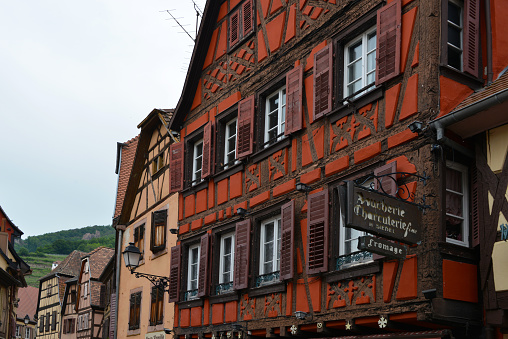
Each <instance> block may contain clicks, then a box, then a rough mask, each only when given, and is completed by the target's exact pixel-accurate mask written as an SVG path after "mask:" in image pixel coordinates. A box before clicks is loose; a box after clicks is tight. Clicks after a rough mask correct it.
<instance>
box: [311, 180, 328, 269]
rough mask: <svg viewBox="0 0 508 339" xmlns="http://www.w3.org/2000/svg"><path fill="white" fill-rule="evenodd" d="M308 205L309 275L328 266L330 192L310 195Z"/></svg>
mask: <svg viewBox="0 0 508 339" xmlns="http://www.w3.org/2000/svg"><path fill="white" fill-rule="evenodd" d="M307 204H308V206H307V255H308V259H307V274H313V273H318V272H324V271H326V270H327V265H328V209H329V208H328V191H327V190H324V191H321V192H317V193H314V194H311V195H309V198H308V200H307Z"/></svg>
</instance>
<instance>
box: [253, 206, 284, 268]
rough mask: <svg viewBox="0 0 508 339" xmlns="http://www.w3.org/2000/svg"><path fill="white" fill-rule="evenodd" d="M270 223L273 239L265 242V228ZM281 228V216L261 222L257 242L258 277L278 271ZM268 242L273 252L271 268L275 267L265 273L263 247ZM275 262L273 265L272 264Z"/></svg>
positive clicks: (265, 257)
mask: <svg viewBox="0 0 508 339" xmlns="http://www.w3.org/2000/svg"><path fill="white" fill-rule="evenodd" d="M270 223H273V224H274V228H273V237H274V239H271V240H267V239H266V226H267V225H268V224H270ZM281 226H282V219H281V216H280V215H278V216H275V217H272V218H269V219H265V220H263V221H262V222H261V227H260V232H261V234H260V241H259V275H264V274H269V273H273V272H279V271H280V240H281V239H280V237H281ZM270 241H273V243H274V244H273V251H272V257H271V259H272V260H271V261H272V267H275V269H273V270H272V271H271V272H265V263H266V260H267V256H266V253H265V251H264V247H265V246H264V245H265V244H266V243H268V242H270ZM273 261H275V264H274V263H273Z"/></svg>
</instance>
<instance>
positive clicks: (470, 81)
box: [440, 65, 483, 90]
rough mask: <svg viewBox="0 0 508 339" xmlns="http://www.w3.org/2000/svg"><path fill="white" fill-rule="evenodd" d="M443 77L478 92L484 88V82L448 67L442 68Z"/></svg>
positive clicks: (442, 66)
mask: <svg viewBox="0 0 508 339" xmlns="http://www.w3.org/2000/svg"><path fill="white" fill-rule="evenodd" d="M440 71H441V75H443V76H445V77H447V78H449V79H452V80H454V81H457V82H460V83H461V84H464V85H466V86H469V87H471V88H472V89H474V90H478V89H480V88H482V87H483V80H481V79H479V78H476V77H474V76H472V75H469V74H467V73H464V72H462V71H459V70H458V69H456V68H453V67H451V66H448V65H441V66H440Z"/></svg>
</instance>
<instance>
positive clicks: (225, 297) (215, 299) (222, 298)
mask: <svg viewBox="0 0 508 339" xmlns="http://www.w3.org/2000/svg"><path fill="white" fill-rule="evenodd" d="M208 300H209V301H210V304H217V303H225V302H229V301H238V292H237V291H231V292H228V293H224V294H219V295H211V296H210V297H209V298H208Z"/></svg>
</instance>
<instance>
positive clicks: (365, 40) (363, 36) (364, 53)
mask: <svg viewBox="0 0 508 339" xmlns="http://www.w3.org/2000/svg"><path fill="white" fill-rule="evenodd" d="M372 33H376V26H372V27H371V28H369V29H367V30H366V31H365V32H363V33H362V34H360V35H358V36H357V37H356V38H354V39H353V40H351V41H350V42H348V43H347V44H346V45H345V46H344V98H347V97H350V96H351V95H352V94H353V93H350V92H349V85H350V84H352V83H354V82H356V81H358V80H360V81H361V88H365V87H366V86H368V85H370V84H372V83H375V81H376V55H377V50H376V46H375V44H374V49H372V50H370V51H368V50H367V47H368V37H369V35H371V34H372ZM375 37H376V41H377V38H378V37H377V35H376V34H375ZM359 41H361V45H362V55H361V57H360V58H358V59H356V60H349V53H348V51H349V48H350V47H351V46H352V45H354V44H356V43H358V42H359ZM372 53H374V68H373V69H372V70H371V71H368V70H367V63H368V55H369V54H372ZM360 59H361V62H362V72H361V77H360V78H357V79H354V80H353V81H351V82H349V81H348V79H349V73H350V72H349V69H350V66H351V65H352V64H353V63H354V62H357V61H359V60H360ZM371 74H372V75H373V76H374V79H373V81H372V82H370V83H368V82H367V78H368V76H369V75H371ZM373 88H374V86H372V87H370V88H369V89H367V90H365V91H362V92H359V93H358V94H356V95H355V97H354V98H357V97H359V96H360V95H362V94H364V93H365V92H367V91H370V90H371V89H373Z"/></svg>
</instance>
